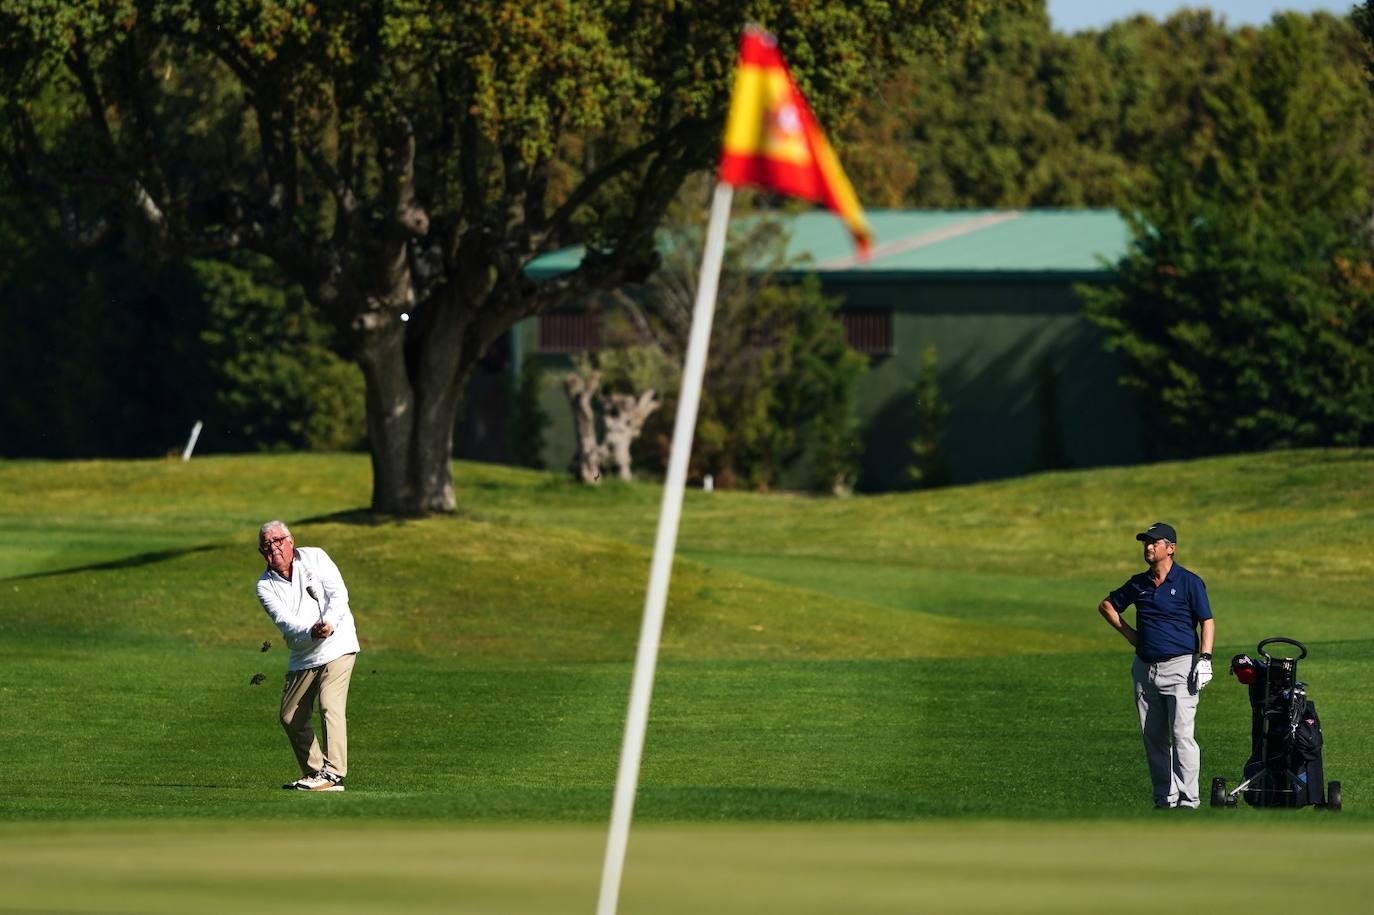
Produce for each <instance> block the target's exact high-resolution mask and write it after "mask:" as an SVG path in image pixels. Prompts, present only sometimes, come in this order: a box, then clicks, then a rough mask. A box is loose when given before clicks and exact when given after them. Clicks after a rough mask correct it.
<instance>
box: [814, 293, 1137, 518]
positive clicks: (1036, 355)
mask: <svg viewBox="0 0 1374 915" xmlns="http://www.w3.org/2000/svg"><path fill="white" fill-rule="evenodd" d="M827 291H829V292H831V293H832V294H836V295H840V296H842V297H843V298H844V300H845V302H846V304H847V305H849V306H851V307H863V308H881V307H890V308H892V309H893V313H894V314H893V343H894V352H893V353H892V354H891V355H885V356H875V357H873V358H872V359H871V361H870V366H869V372H868V374H867V375H866V376H865V377H864V379H863V381H862V383H861V387H860V391H859V406H858V411H859V418H860V422H861V424H862V428H863V436H864V458H863V469H862V473H861V475H860V488H861V489H865V490H869V491H883V490H890V489H900V488H904V487H905V486H906V485H908V484H907V480H908V476H907V467H908V465H909V464H910V461H911V442H912V440H913V439H914V438H915V436H916V434H917V424H916V404H915V392H914V386H915V383H916V380H917V378H918V376H919V373H920V370H921V360H922V353H923V352H924V350H925V348H926V347H927V346H934V347H935V351H936V358H937V366H938V380H939V388H940V394H941V397H942V399H943V400H944V401H945V402H946V403H947V404H948V405H949V407H950V414H949V419H948V420H947V426H946V439H945V443H946V450H947V452H948V455H949V458H950V465H951V471H952V473H953V476H954V479H955V481H956V482H972V481H977V480H987V479H995V478H998V477H1007V476H1015V475H1018V474H1024V473H1028V472H1032V471H1035V470H1041V469H1047V468H1046V466H1045V454H1046V447H1045V446H1046V444H1047V443H1048V442H1051V441H1054V442H1057V445H1058V447H1057V448H1056V449H1054V450H1057V451H1059V452H1060V453H1061V454H1062V456H1063V457H1065V458H1067V462H1066V464H1067V466H1073V467H1087V466H1097V465H1103V464H1120V463H1130V462H1133V461H1136V460H1139V458H1140V446H1139V434H1138V422H1137V420H1136V418H1135V413H1136V411H1135V408H1134V404H1133V400H1132V398H1131V396H1130V394H1129V392H1127V391H1126V390H1124V389H1123V388H1121V387H1120V386H1119V385H1118V384H1117V381H1116V378H1117V372H1116V368H1115V366H1114V365H1113V363H1112V361H1111V359H1110V357H1109V356H1108V354H1107V353H1105V351H1104V350H1103V348H1102V338H1101V335H1100V333H1099V332H1098V331H1097V330H1096V328H1094V327H1093V326H1092V325H1091V324H1089V323H1088V322H1087V321H1086V320H1084V319H1083V318H1082V317H1081V315H1080V304H1079V300H1078V297H1077V295H1076V294H1075V293H1074V291H1073V288H1072V282H1071V281H1070V280H1067V279H1064V278H1056V279H1050V278H1046V279H1043V280H1027V279H1024V278H1022V279H1013V280H1006V281H988V280H986V279H980V280H978V281H972V280H969V279H963V278H951V279H947V280H927V281H924V282H920V283H909V282H900V281H891V282H874V283H867V284H863V285H851V286H848V287H846V286H845V285H844V284H841V283H833V284H830V286H829V288H828V289H827Z"/></svg>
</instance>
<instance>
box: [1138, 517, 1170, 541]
mask: <svg viewBox="0 0 1374 915" xmlns="http://www.w3.org/2000/svg"><path fill="white" fill-rule="evenodd" d="M1135 539H1137V540H1139V541H1140V542H1141V543H1150V542H1151V541H1154V540H1167V541H1169V542H1170V543H1178V534H1177V533H1176V532H1175V531H1174V528H1173V525H1171V524H1165V523H1164V522H1163V521H1156V522H1155V523H1154V524H1151V525H1150V528H1149V530H1144V531H1141V532H1140V533H1138V534H1136V535H1135Z"/></svg>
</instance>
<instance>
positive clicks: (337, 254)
mask: <svg viewBox="0 0 1374 915" xmlns="http://www.w3.org/2000/svg"><path fill="white" fill-rule="evenodd" d="M994 5H995V4H993V3H992V2H991V0H899V2H877V0H863V2H825V3H818V4H794V3H783V2H738V3H725V4H712V5H689V4H681V3H676V2H649V3H625V2H623V0H600V2H590V3H570V2H567V0H531V2H528V3H521V4H512V3H508V2H504V0H483V2H469V3H455V4H434V3H428V2H419V0H390V2H382V0H349V2H342V0H214V2H205V3H199V2H190V0H68V2H61V3H56V2H52V0H4V2H3V3H0V61H2V62H0V97H2V98H3V99H4V102H3V105H4V117H3V121H0V157H3V161H4V164H5V166H6V181H7V189H8V190H9V191H10V192H15V193H22V194H24V195H25V196H26V197H27V199H29V200H32V201H35V202H40V203H41V204H43V205H45V206H48V207H50V208H52V209H53V210H55V211H57V212H59V213H60V214H61V216H62V221H63V224H64V226H65V227H66V229H67V231H68V234H69V236H70V237H71V238H72V239H73V240H74V241H82V242H84V241H89V240H92V239H96V238H99V237H101V236H102V234H104V233H106V232H108V231H109V230H110V228H111V227H113V226H115V225H122V226H124V227H125V228H126V229H127V231H128V232H129V233H130V235H131V237H132V238H134V239H135V240H136V242H137V243H138V244H139V245H140V246H141V247H142V248H143V249H144V250H146V251H148V252H150V253H152V254H154V255H156V256H158V257H164V258H171V257H178V256H184V255H190V254H201V255H205V254H221V253H224V252H227V251H230V250H236V249H241V250H247V251H251V252H254V253H256V254H259V255H262V256H265V257H267V258H269V259H271V260H272V261H273V262H275V263H276V264H277V265H278V266H279V267H280V269H281V270H282V272H283V273H284V274H285V275H286V276H287V277H288V278H289V279H290V280H291V281H292V282H294V283H297V284H299V286H300V288H301V290H302V291H303V294H304V296H305V297H306V299H308V301H310V302H311V303H312V304H313V305H314V306H315V307H317V308H318V309H319V310H320V311H321V313H323V314H324V315H325V316H326V317H327V318H328V319H329V320H330V321H331V322H332V323H333V324H334V326H335V327H336V328H337V330H338V331H339V332H340V333H341V334H342V335H343V336H344V337H345V338H346V339H347V340H348V342H349V346H350V349H351V351H352V354H353V356H354V358H355V359H356V360H357V362H358V364H359V366H360V367H361V369H362V373H363V377H364V380H365V385H366V404H367V422H368V432H369V440H370V443H371V447H372V449H373V469H374V487H373V498H372V504H373V508H374V509H376V510H380V511H387V512H414V511H429V510H447V509H451V508H453V507H454V504H455V496H454V492H453V484H452V478H451V473H450V465H449V456H450V454H451V451H452V434H453V427H454V421H455V418H456V416H457V412H458V407H459V405H460V402H461V397H462V392H463V390H464V389H465V386H466V382H467V380H468V378H469V376H470V374H471V372H472V370H473V367H474V365H475V364H476V362H477V360H478V358H479V357H480V356H481V354H482V352H483V351H484V350H485V349H486V348H487V346H488V345H489V344H490V343H491V342H492V341H493V340H495V339H496V338H497V337H498V336H499V335H500V334H502V333H503V332H505V331H506V330H507V329H508V328H509V327H510V326H511V324H512V323H513V322H515V321H517V320H519V319H521V318H523V317H526V316H528V315H531V314H535V313H538V312H540V311H543V310H546V309H548V308H551V307H553V306H555V305H557V304H559V303H563V302H568V301H572V300H574V299H576V298H578V297H580V296H582V295H585V294H586V293H587V292H588V291H590V290H593V289H596V288H604V287H607V286H611V285H615V284H619V283H622V282H625V281H626V280H630V279H635V278H642V277H643V276H644V275H646V274H647V273H648V272H649V271H650V270H651V269H652V267H653V265H654V254H653V245H652V235H653V231H654V229H655V227H656V225H657V223H658V221H659V218H660V216H661V214H662V212H663V209H664V207H665V206H666V205H667V203H668V201H669V200H671V199H672V197H673V196H674V194H675V193H676V192H677V190H678V187H679V186H680V184H681V183H682V181H683V179H684V178H685V177H686V176H687V175H689V174H691V173H692V172H693V171H697V170H700V169H703V168H705V167H708V166H709V165H710V164H712V163H713V161H714V159H715V156H716V154H717V146H718V142H719V134H720V129H721V125H722V121H723V116H724V109H725V99H726V95H727V93H728V90H729V83H730V81H729V72H730V68H731V65H732V62H733V57H734V51H735V47H736V43H737V38H738V34H739V31H740V29H741V27H742V26H743V25H744V24H745V23H746V22H747V21H750V20H754V21H758V22H760V23H762V24H763V25H764V26H765V27H768V28H770V29H772V30H773V31H775V33H776V34H777V35H778V38H779V41H780V43H781V45H782V47H783V48H784V51H785V53H786V54H787V55H788V57H789V59H790V62H791V64H792V66H793V68H794V69H795V71H796V74H797V76H798V79H799V81H800V82H801V83H802V86H803V89H804V91H806V92H807V93H808V97H809V99H810V101H811V102H812V104H813V106H814V107H815V108H816V109H817V111H818V113H819V115H820V116H821V118H822V120H823V121H824V122H826V123H828V124H836V125H838V124H840V123H842V121H843V118H842V117H841V115H842V114H843V113H844V112H846V111H847V110H848V109H847V106H848V105H849V104H850V103H851V102H852V100H853V99H855V98H857V97H860V96H863V95H865V94H868V93H870V92H871V91H872V88H873V87H874V85H876V83H877V82H878V81H879V80H880V79H881V78H882V77H883V76H884V75H885V74H886V73H887V72H888V71H889V70H890V69H891V68H892V67H893V66H895V65H898V64H901V63H905V62H907V61H909V60H911V59H912V58H913V57H914V55H916V54H918V53H920V52H922V51H924V50H929V49H935V48H941V47H944V46H945V45H947V44H948V43H950V42H951V41H953V40H957V39H960V38H962V37H964V36H966V35H968V34H969V33H970V31H971V30H972V29H975V28H976V27H977V25H978V23H979V22H980V21H981V20H982V18H983V17H984V16H985V15H986V14H987V12H988V11H989V10H990V9H991V8H992V7H993V6H994ZM575 243H585V244H587V245H588V246H589V247H588V250H589V252H591V253H590V254H589V256H588V257H587V258H586V259H585V261H584V262H583V264H582V265H581V267H580V268H579V269H577V270H575V271H573V272H572V273H570V274H567V275H564V276H561V277H557V278H554V279H548V280H543V281H538V282H536V281H532V280H530V279H529V278H528V277H527V276H526V275H525V272H524V269H525V266H526V265H527V264H528V263H529V262H530V261H531V260H532V259H533V258H535V257H537V256H538V255H540V254H542V253H545V252H548V251H552V250H555V249H559V248H562V247H565V246H568V245H571V244H575Z"/></svg>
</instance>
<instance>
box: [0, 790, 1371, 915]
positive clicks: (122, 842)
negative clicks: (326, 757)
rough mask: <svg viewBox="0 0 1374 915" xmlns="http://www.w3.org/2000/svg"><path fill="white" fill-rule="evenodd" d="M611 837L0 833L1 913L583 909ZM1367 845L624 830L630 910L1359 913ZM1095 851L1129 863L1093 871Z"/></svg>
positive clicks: (981, 832) (372, 830) (418, 831)
mask: <svg viewBox="0 0 1374 915" xmlns="http://www.w3.org/2000/svg"><path fill="white" fill-rule="evenodd" d="M311 800H312V801H313V802H314V803H316V804H318V805H320V806H323V805H325V804H327V803H329V801H330V800H331V799H329V798H313V799H311ZM603 841H604V831H603V830H601V829H599V828H597V827H591V826H587V827H543V826H541V827H534V826H530V827H522V826H514V827H513V826H476V827H474V826H443V827H438V826H436V827H419V828H416V827H414V826H402V825H380V824H379V825H367V826H362V825H358V824H349V825H347V826H338V825H335V824H330V823H329V822H322V823H315V824H313V825H312V826H311V827H310V829H309V831H308V835H307V836H302V834H301V832H300V831H299V830H298V829H291V828H283V826H282V825H281V824H279V823H275V822H270V821H265V822H250V823H242V824H227V825H221V824H216V825H214V826H212V827H211V826H206V827H201V826H195V825H187V826H171V827H169V826H167V825H165V824H158V825H149V826H137V825H135V826H129V825H124V824H112V825H110V826H108V827H103V828H97V829H93V830H86V831H81V832H73V831H72V830H69V829H63V828H28V829H24V830H22V831H17V830H15V829H13V828H3V827H0V882H2V883H3V885H4V886H5V888H6V893H5V898H4V901H3V902H0V911H137V912H147V913H173V912H177V913H179V912H186V911H196V912H200V913H206V915H212V913H219V912H225V913H230V912H233V913H237V912H245V911H253V912H263V913H277V912H280V913H291V912H299V911H302V910H307V911H308V910H313V909H316V908H318V909H322V910H327V911H331V912H339V913H350V912H359V913H361V912H378V911H402V910H404V911H407V912H414V913H426V912H446V913H453V912H457V913H473V915H479V913H480V915H549V913H560V912H586V911H591V910H592V909H593V908H594V906H595V900H596V892H597V886H598V877H599V873H600V857H601V851H602V843H603ZM1257 848H1270V849H1276V848H1281V849H1282V854H1283V860H1284V868H1283V870H1284V873H1285V874H1289V873H1299V874H1310V875H1319V876H1314V878H1313V879H1310V880H1300V879H1292V878H1289V877H1283V876H1275V875H1272V874H1270V875H1268V876H1267V877H1266V875H1264V874H1262V873H1259V872H1257V871H1256V849H1257ZM312 849H315V850H314V851H312ZM1181 849H1183V850H1186V853H1183V854H1180V850H1181ZM1371 853H1374V834H1370V833H1367V832H1363V833H1361V832H1352V831H1350V830H1348V829H1344V830H1343V829H1339V828H1336V829H1333V828H1331V827H1329V826H1326V825H1325V824H1322V825H1321V826H1317V825H1316V824H1314V823H1313V822H1310V821H1309V822H1306V823H1299V822H1291V823H1285V824H1284V825H1283V826H1275V825H1272V824H1257V823H1253V822H1247V823H1229V824H1228V823H1223V822H1205V823H1203V822H1196V821H1194V822H1183V821H1181V820H1180V819H1174V820H1170V821H1167V822H1166V821H1163V820H1159V821H1156V822H1152V823H1134V824H1131V825H1130V826H1129V827H1123V826H1120V825H1115V824H1101V823H1091V822H1089V823H1083V822H1075V823H1061V824H1006V823H982V824H952V823H943V824H906V825H848V826H834V825H831V826H820V825H814V824H808V825H754V824H740V825H731V826H680V825H678V826H667V825H657V826H644V827H640V828H639V829H637V830H636V831H635V833H634V834H633V836H632V840H631V845H630V853H629V856H628V861H627V867H626V870H625V876H624V882H623V887H622V893H621V907H620V910H621V911H622V912H625V913H634V912H654V913H662V915H696V913H701V912H713V913H720V915H733V913H739V915H758V913H801V915H833V913H836V912H844V913H850V915H867V913H892V912H912V911H921V912H943V913H965V912H967V913H977V912H1010V911H1015V912H1047V913H1048V912H1101V911H1104V910H1110V911H1113V912H1127V913H1136V912H1139V913H1154V912H1158V911H1161V910H1163V909H1167V908H1169V907H1171V906H1173V905H1176V904H1177V901H1178V899H1179V898H1186V899H1187V900H1188V902H1189V904H1190V905H1193V906H1196V907H1198V908H1199V909H1202V910H1211V909H1215V910H1222V911H1232V910H1237V911H1249V910H1265V911H1269V910H1291V911H1326V912H1358V911H1363V910H1364V907H1365V904H1366V902H1367V899H1368V895H1369V893H1370V891H1371V890H1374V876H1372V874H1374V872H1371V871H1370V870H1369V868H1367V867H1366V866H1365V863H1366V862H1367V860H1368V859H1369V856H1370V854H1371ZM1104 856H1105V857H1111V856H1120V857H1126V856H1129V858H1130V864H1129V866H1120V867H1105V866H1104V867H1097V866H1093V862H1097V861H1100V860H1101V859H1102V858H1103V857H1104ZM303 870H305V871H307V872H308V873H303ZM317 871H323V872H324V873H323V875H321V874H320V873H317ZM73 873H80V874H81V879H80V880H72V879H71V875H72V874H73ZM1161 875H1167V879H1164V878H1162V877H1161Z"/></svg>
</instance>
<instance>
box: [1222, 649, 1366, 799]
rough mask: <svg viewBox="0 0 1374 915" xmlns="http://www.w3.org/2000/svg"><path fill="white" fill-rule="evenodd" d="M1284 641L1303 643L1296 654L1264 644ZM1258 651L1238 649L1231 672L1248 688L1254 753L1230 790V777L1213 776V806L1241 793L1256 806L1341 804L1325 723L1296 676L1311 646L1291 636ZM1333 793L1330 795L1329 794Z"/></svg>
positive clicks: (1305, 688) (1251, 745)
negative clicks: (1325, 762)
mask: <svg viewBox="0 0 1374 915" xmlns="http://www.w3.org/2000/svg"><path fill="white" fill-rule="evenodd" d="M1274 643H1284V644H1288V645H1292V646H1294V647H1296V648H1298V649H1300V651H1301V653H1300V654H1299V655H1298V656H1297V657H1274V656H1272V655H1271V654H1270V653H1269V652H1268V651H1267V650H1266V647H1267V646H1269V645H1271V644H1274ZM1256 653H1257V654H1258V655H1259V656H1258V657H1257V658H1252V657H1251V656H1249V655H1245V654H1238V655H1236V656H1235V657H1234V658H1232V659H1231V673H1232V674H1234V675H1235V677H1236V679H1237V680H1239V681H1240V682H1241V683H1243V684H1245V685H1246V687H1247V688H1248V689H1249V691H1250V758H1249V759H1248V760H1246V763H1245V769H1244V771H1243V774H1242V781H1241V783H1240V785H1239V786H1237V788H1236V789H1235V790H1234V791H1232V792H1230V793H1229V794H1227V792H1226V780H1225V779H1221V778H1218V779H1214V780H1213V782H1212V804H1213V806H1234V805H1235V796H1236V794H1237V793H1241V794H1243V795H1244V797H1245V802H1246V803H1247V804H1249V805H1250V806H1252V807H1306V806H1309V805H1311V806H1316V807H1330V808H1331V809H1335V810H1339V809H1340V782H1332V783H1331V785H1330V788H1329V791H1324V790H1323V789H1324V788H1325V787H1326V780H1325V775H1324V773H1323V771H1322V728H1321V720H1320V719H1319V718H1318V717H1317V707H1316V705H1314V704H1313V703H1312V701H1311V700H1309V699H1308V698H1307V684H1305V683H1303V682H1302V681H1301V680H1299V679H1298V661H1300V660H1302V659H1303V658H1305V657H1307V647H1306V646H1305V645H1303V644H1302V643H1300V642H1295V641H1293V640H1292V639H1285V638H1272V639H1265V640H1264V641H1262V642H1260V643H1259V646H1258V648H1257V650H1256ZM1328 794H1330V795H1331V796H1330V797H1328V796H1327V795H1328Z"/></svg>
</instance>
